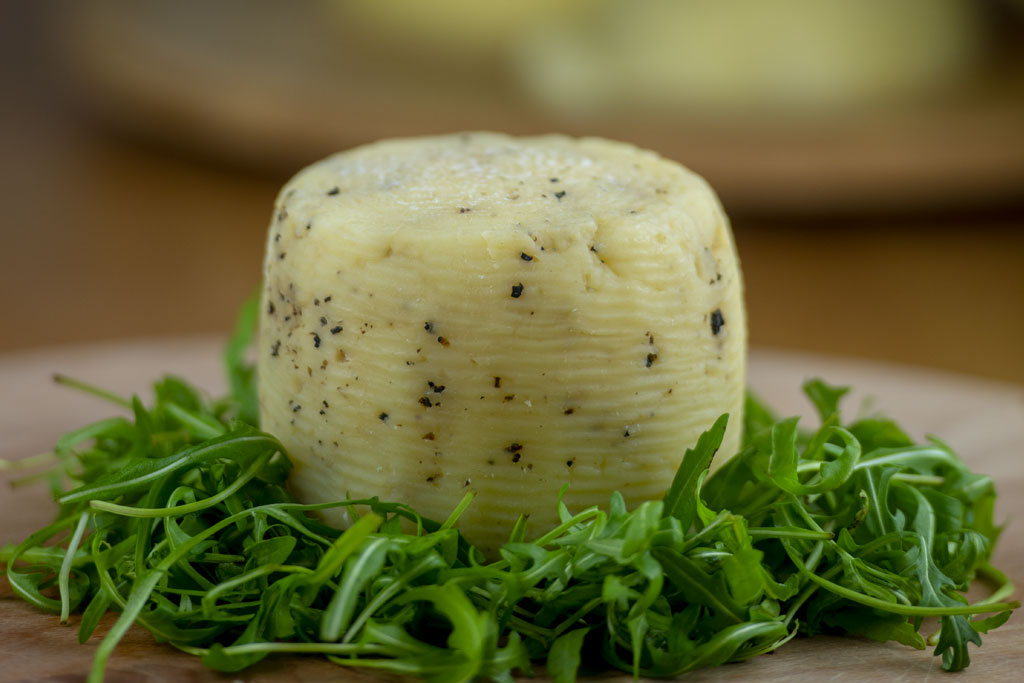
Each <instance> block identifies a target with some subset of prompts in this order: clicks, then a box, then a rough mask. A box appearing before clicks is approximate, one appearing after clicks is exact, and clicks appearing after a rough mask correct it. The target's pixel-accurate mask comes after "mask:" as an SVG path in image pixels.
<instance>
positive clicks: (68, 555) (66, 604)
mask: <svg viewBox="0 0 1024 683" xmlns="http://www.w3.org/2000/svg"><path fill="white" fill-rule="evenodd" d="M88 521H89V511H88V510H83V511H82V514H81V515H79V517H78V525H77V526H76V527H75V532H74V534H73V535H72V536H71V541H70V542H69V543H68V549H67V550H66V551H65V552H64V560H63V561H62V562H61V563H60V574H59V578H58V580H57V585H58V586H59V587H60V623H62V624H66V623H68V618H69V617H70V616H71V587H70V585H69V584H70V581H71V565H72V564H74V559H75V553H76V552H77V551H78V546H79V544H80V543H81V542H82V535H83V534H84V533H85V526H86V524H87V523H88Z"/></svg>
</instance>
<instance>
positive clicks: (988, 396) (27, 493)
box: [0, 338, 1024, 683]
mask: <svg viewBox="0 0 1024 683" xmlns="http://www.w3.org/2000/svg"><path fill="white" fill-rule="evenodd" d="M220 345H221V340H219V339H212V338H195V339H174V340H150V341H126V342H118V343H112V344H103V345H95V346H82V347H69V348H60V347H56V348H50V349H40V350H34V351H29V352H21V353H16V354H9V355H6V356H0V437H2V439H0V456H2V457H5V458H18V457H24V456H28V455H31V454H33V453H37V452H42V451H46V450H48V449H49V448H50V447H51V445H52V444H53V442H54V441H55V440H56V438H57V437H58V436H60V434H62V433H64V432H65V431H68V430H70V429H72V428H75V427H78V426H80V425H82V424H84V423H85V422H86V421H88V420H92V419H98V418H100V417H105V416H108V415H110V414H111V413H112V410H111V408H109V407H108V406H107V405H105V404H103V403H101V402H99V401H97V400H94V399H91V398H89V397H87V396H82V395H79V394H77V393H75V392H71V391H68V390H66V389H61V388H59V387H56V386H54V385H53V384H52V383H51V382H50V376H51V375H52V374H53V373H54V372H61V373H65V374H70V375H73V376H75V377H79V378H81V379H84V380H88V381H92V382H96V383H98V384H101V385H103V386H105V387H108V388H110V389H113V390H115V391H119V392H124V393H129V392H132V391H137V392H142V393H141V394H140V395H142V396H143V397H144V398H145V397H146V394H145V393H144V392H145V391H146V388H147V386H148V382H149V380H151V379H154V378H155V376H156V375H158V374H161V373H164V372H173V373H176V374H179V375H181V376H184V377H185V378H187V379H190V380H191V381H193V382H195V383H196V384H199V385H200V386H203V387H204V388H207V389H208V390H210V391H213V392H218V391H221V390H222V389H223V387H224V381H223V379H222V378H221V373H220V352H219V351H220ZM749 376H750V383H751V385H752V386H753V388H754V389H755V390H756V391H757V392H759V393H760V394H761V395H762V396H763V397H764V398H765V399H767V400H768V402H769V403H771V404H772V405H774V406H776V407H777V408H778V409H779V411H780V412H782V413H785V414H808V413H809V412H810V411H809V408H808V406H807V405H806V404H805V403H803V401H802V399H801V397H800V392H799V386H800V383H801V382H802V381H803V380H804V379H806V378H808V377H812V376H820V377H823V378H824V379H827V380H828V381H831V382H834V383H849V384H853V385H854V386H855V387H856V388H857V390H858V391H857V392H856V393H855V394H854V396H853V397H852V398H851V399H850V402H849V403H848V404H847V410H848V411H852V410H854V409H855V408H856V407H858V406H861V405H862V403H863V402H865V401H870V403H869V404H868V405H870V407H872V408H877V409H879V410H882V411H884V412H886V413H888V414H890V415H892V416H894V417H896V418H897V419H898V420H899V421H900V422H901V423H902V424H903V425H904V426H905V427H906V428H907V429H908V430H909V431H910V432H911V434H912V435H913V436H915V437H922V436H923V435H924V434H926V433H935V434H938V435H941V436H942V437H943V438H944V439H945V440H946V441H947V442H949V443H950V444H951V445H952V446H953V447H954V448H955V449H956V450H957V451H958V452H959V453H960V454H961V455H962V456H963V457H964V459H965V460H967V461H968V463H970V465H971V466H972V467H973V468H974V469H976V470H978V471H981V472H986V473H988V474H991V475H993V476H994V477H995V479H996V482H997V485H998V487H999V491H1000V493H1001V496H1000V498H999V501H998V504H997V517H998V519H1001V520H1009V521H1010V522H1011V526H1010V528H1009V530H1008V531H1007V532H1006V533H1004V534H1003V538H1002V543H1001V545H1000V546H999V548H998V550H997V552H996V555H995V562H996V564H997V565H998V566H999V567H1001V568H1002V569H1003V570H1005V571H1006V572H1007V573H1008V574H1009V575H1010V577H1011V578H1012V579H1013V580H1014V581H1015V582H1016V584H1017V585H1018V586H1020V585H1024V538H1022V537H1021V534H1020V533H1019V530H1018V529H1017V528H1016V524H1017V523H1020V520H1021V519H1022V518H1024V496H1021V495H1019V492H1018V491H1017V489H1018V488H1021V487H1024V387H1020V386H1017V385H1012V384H1003V383H998V382H992V381H985V380H980V379H975V378H971V377H967V376H958V375H950V374H943V373H939V372H934V371H928V370H922V369H914V368H909V367H903V366H894V365H884V364H879V363H868V362H865V361H858V360H851V359H840V358H829V357H825V356H813V355H808V354H799V355H798V354H794V353H791V352H783V351H772V350H765V349H760V350H756V351H755V352H753V354H752V358H751V367H750V373H749ZM869 396H870V397H873V398H868V397H869ZM10 478H11V477H10V475H4V474H3V473H0V480H2V481H0V544H6V543H9V542H11V541H14V540H16V539H20V538H22V537H23V536H24V535H26V534H27V533H28V532H29V531H31V530H33V529H35V528H37V527H39V526H42V525H43V524H44V523H45V522H47V521H48V520H49V518H50V516H51V515H52V514H53V512H54V507H53V505H52V503H51V502H50V498H49V495H48V493H47V492H46V490H45V488H44V487H42V486H28V487H22V488H18V489H13V490H12V489H10V488H8V486H7V481H8V480H9V479H10ZM112 623H113V620H112V619H111V618H110V616H109V615H108V617H107V619H106V620H105V621H104V622H103V623H102V624H101V626H100V628H99V629H98V631H97V635H96V636H94V637H93V639H92V640H91V641H89V642H88V643H86V644H85V645H79V644H78V643H77V638H76V636H77V617H73V618H72V624H71V625H70V626H61V625H60V624H59V623H58V622H57V618H56V617H55V616H53V615H49V614H44V613H41V612H38V611H36V610H34V609H33V608H31V607H29V606H28V605H26V604H24V603H22V602H21V601H19V600H18V599H16V598H15V597H14V596H13V595H12V594H11V591H10V588H9V587H8V586H7V584H6V581H0V663H2V664H0V682H4V683H7V682H13V681H25V682H28V681H61V682H66V683H70V682H72V681H81V680H84V678H85V675H86V673H87V672H88V670H89V665H90V662H91V661H92V656H93V652H94V651H95V648H96V646H97V644H98V642H99V639H100V637H101V636H102V635H103V633H104V632H105V631H106V629H107V628H109V626H110V625H111V624H112ZM984 640H985V644H984V647H982V648H981V649H980V650H974V651H973V657H972V664H971V666H970V668H969V669H968V670H967V671H966V672H964V673H962V674H959V675H958V676H957V678H956V679H955V680H957V681H963V680H977V681H982V680H984V681H986V682H990V681H995V682H1001V681H1007V682H1009V681H1017V680H1020V676H1021V674H1020V672H1021V670H1022V669H1024V617H1022V616H1021V615H1020V614H1019V613H1018V614H1015V615H1014V616H1013V617H1012V618H1011V619H1010V621H1009V622H1008V623H1007V624H1006V625H1005V626H1003V627H1002V628H1000V629H999V630H997V631H995V632H994V633H992V634H990V635H987V636H985V638H984ZM933 675H934V676H935V677H936V678H935V680H944V679H943V678H942V675H941V671H940V668H939V661H938V659H937V658H934V657H932V656H931V654H930V652H917V651H914V650H909V649H907V648H904V647H902V646H898V645H892V644H885V645H882V644H878V643H873V642H870V641H866V640H860V639H854V638H827V637H818V638H813V639H798V640H795V641H793V642H791V643H789V644H787V645H786V646H784V647H783V648H782V649H781V650H780V651H779V652H778V653H777V654H774V655H771V656H765V657H759V658H757V659H755V660H752V661H750V662H746V663H743V664H734V665H728V666H724V667H720V668H717V669H711V670H706V671H700V672H697V673H695V674H691V675H688V676H687V677H686V680H687V681H696V682H703V681H740V680H748V679H750V678H753V677H756V678H757V679H759V680H760V681H763V682H765V683H768V682H771V681H783V680H785V681H797V682H800V681H807V682H811V681H821V680H833V681H835V680H839V681H865V680H887V681H891V680H903V679H907V680H924V679H927V678H929V677H930V676H933ZM381 678H382V677H380V676H377V675H371V674H368V673H365V672H362V671H352V670H348V669H342V668H339V667H337V666H335V665H333V664H330V663H328V662H326V661H325V660H321V659H316V658H298V657H277V658H270V659H268V660H265V661H263V662H261V663H260V664H258V665H257V666H255V667H253V668H252V669H249V670H246V671H243V672H241V673H239V674H235V675H223V674H219V673H216V672H213V671H209V670H207V669H205V668H203V666H202V665H201V664H200V662H199V661H198V660H197V659H196V658H194V657H191V656H189V655H186V654H183V653H181V652H178V651H177V650H175V649H174V648H172V647H170V646H167V645H158V644H156V643H155V642H154V641H153V639H152V638H151V637H150V636H149V634H148V633H146V632H145V631H143V630H141V629H138V628H136V629H132V630H131V631H130V632H129V634H128V636H127V637H126V638H125V639H124V640H123V641H122V643H121V645H120V646H119V647H118V649H117V651H116V652H115V653H114V656H113V657H112V658H111V660H110V664H109V668H108V674H107V681H110V682H111V683H122V682H124V683H128V682H133V683H134V682H140V681H141V682H157V681H175V682H177V681H197V682H199V681H211V682H213V681H219V682H226V681H246V682H252V683H257V682H267V683H271V682H272V683H286V682H289V683H290V682H295V683H298V682H302V683H313V682H316V681H338V680H341V681H370V680H380V679H381ZM602 680H605V679H602ZM608 680H617V681H622V682H623V683H625V682H626V681H628V680H629V677H627V676H621V675H616V676H609V677H608ZM948 680H950V681H952V680H954V679H952V678H950V679H948Z"/></svg>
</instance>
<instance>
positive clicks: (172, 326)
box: [0, 0, 1024, 383]
mask: <svg viewBox="0 0 1024 683" xmlns="http://www.w3.org/2000/svg"><path fill="white" fill-rule="evenodd" d="M0 13H2V16H0V51H2V53H3V54H2V59H0V92H2V105H0V147H2V149H3V153H2V155H0V207H2V222H0V316H2V317H0V320H2V323H0V325H2V327H0V331H2V333H0V352H4V351H13V350H17V349H25V348H35V347H44V346H62V345H67V344H73V343H79V342H89V341H103V340H112V339H124V338H128V337H131V338H141V337H158V336H168V335H184V334H191V333H201V332H226V331H227V330H228V329H230V327H231V324H232V319H233V316H234V313H235V311H236V309H237V307H238V305H239V303H240V302H241V301H242V300H243V299H244V298H245V297H246V296H247V295H248V294H249V293H250V292H252V291H254V289H255V288H256V285H257V283H258V280H259V277H260V266H261V260H262V251H263V245H264V237H265V230H266V226H267V224H268V222H269V218H270V214H271V209H272V204H273V200H274V196H275V194H276V192H277V190H278V188H279V187H280V186H281V185H282V184H283V183H284V182H285V181H286V180H287V178H288V177H289V176H290V175H292V174H293V173H295V172H296V171H297V170H299V169H300V168H301V167H303V166H304V165H306V164H308V163H311V162H313V161H315V160H317V159H319V158H321V157H324V156H327V155H328V154H330V153H332V152H335V151H337V150H341V149H344V148H347V147H351V146H353V145H357V144H360V143H364V142H368V141H371V140H375V139H378V138H382V137H389V136H397V135H416V134H428V133H441V132H451V131H458V130H467V129H487V130H499V131H506V132H509V133H516V134H528V133H544V132H565V133H570V134H574V135H602V136H606V137H611V138H617V139H622V140H627V141H630V142H634V143H636V144H638V145H641V146H643V147H648V148H651V149H654V150H657V151H659V152H661V153H662V154H663V155H665V156H668V157H671V158H674V159H676V160H678V161H680V162H682V163H683V164H684V165H686V166H689V167H690V168H692V169H693V170H695V171H696V172H698V173H700V174H702V175H704V176H705V177H706V178H708V180H709V181H710V182H711V184H712V185H713V186H714V187H715V188H716V189H717V190H718V192H719V195H720V197H721V199H722V202H723V204H724V205H725V207H726V210H727V212H728V213H729V214H730V216H731V218H732V222H733V228H734V231H735V235H736V240H737V243H738V246H739V250H740V257H741V260H742V264H743V267H744V271H745V275H746V297H747V304H748V309H749V317H750V331H751V341H752V343H753V344H757V345H763V346H778V347H786V348H792V349H804V350H814V351H822V352H828V353H838V354H850V355H858V356H863V357H868V358H876V359H886V360H894V361H899V362H904V363H913V364H918V365H925V366H931V367H939V368H945V369H951V370H956V371H961V372H968V373H974V374H979V375H985V376H989V377H994V378H1001V379H1005V380H1011V381H1014V382H1018V383H1024V1H1020V0H984V1H983V0H875V1H869V0H716V1H711V0H640V1H637V0H633V1H629V0H491V1H490V2H476V1H474V0H432V1H431V2H419V1H417V0H385V1H377V0H319V1H316V2H313V1H310V2H303V3H289V2H284V1H283V0H282V1H270V0H259V1H256V0H248V1H245V2H243V1H241V0H220V1H218V2H206V1H202V0H177V1H171V0H166V1H164V2H153V1H142V0H133V1H126V0H121V1H115V0H94V1H92V2H71V1H69V0H65V1H59V0H38V1H35V2H16V1H14V0H0Z"/></svg>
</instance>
